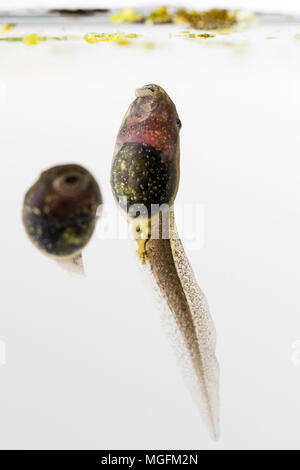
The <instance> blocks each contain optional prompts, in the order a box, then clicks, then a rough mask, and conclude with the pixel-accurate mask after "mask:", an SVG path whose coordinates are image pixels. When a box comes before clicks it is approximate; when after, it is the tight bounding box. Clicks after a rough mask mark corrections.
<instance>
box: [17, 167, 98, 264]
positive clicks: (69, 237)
mask: <svg viewBox="0 0 300 470" xmlns="http://www.w3.org/2000/svg"><path fill="white" fill-rule="evenodd" d="M101 203H102V198H101V192H100V189H99V186H98V184H97V182H96V180H95V179H94V177H93V176H92V175H91V173H89V172H88V171H87V170H86V169H85V168H83V167H81V166H79V165H63V166H56V167H54V168H50V169H49V170H47V171H45V172H43V173H42V174H41V176H40V178H39V179H38V181H37V182H36V183H35V184H34V185H33V186H32V187H31V188H30V189H29V191H28V192H27V194H26V195H25V199H24V204H23V223H24V226H25V230H26V232H27V234H28V236H29V238H30V240H31V241H32V242H33V243H34V245H35V246H37V248H39V249H40V250H42V251H43V252H44V253H46V254H47V255H50V256H54V257H58V258H63V257H69V256H73V255H75V254H77V253H80V252H81V251H82V249H83V248H84V247H85V246H86V245H87V243H88V242H89V240H90V238H91V236H92V234H93V231H94V228H95V224H96V220H97V209H98V207H99V206H100V204H101Z"/></svg>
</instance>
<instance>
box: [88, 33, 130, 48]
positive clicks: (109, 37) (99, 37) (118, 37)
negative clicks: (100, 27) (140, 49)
mask: <svg viewBox="0 0 300 470" xmlns="http://www.w3.org/2000/svg"><path fill="white" fill-rule="evenodd" d="M137 37H138V35H137V34H133V33H131V34H125V33H121V32H117V33H114V34H110V33H87V34H86V35H85V36H84V40H85V41H86V42H87V43H89V44H95V43H97V42H109V41H113V42H115V43H116V44H118V45H120V46H124V45H127V44H130V43H131V42H130V39H135V38H137Z"/></svg>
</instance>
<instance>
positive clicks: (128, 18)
mask: <svg viewBox="0 0 300 470" xmlns="http://www.w3.org/2000/svg"><path fill="white" fill-rule="evenodd" d="M109 19H110V21H112V22H113V23H134V22H135V21H140V20H142V15H140V14H139V13H137V12H136V11H134V10H133V9H132V8H124V9H123V10H120V11H119V12H118V13H116V14H115V15H111V16H110V17H109Z"/></svg>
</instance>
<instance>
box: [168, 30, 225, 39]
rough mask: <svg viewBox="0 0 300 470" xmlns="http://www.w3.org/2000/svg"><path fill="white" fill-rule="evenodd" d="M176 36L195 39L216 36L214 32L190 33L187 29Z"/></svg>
mask: <svg viewBox="0 0 300 470" xmlns="http://www.w3.org/2000/svg"><path fill="white" fill-rule="evenodd" d="M177 37H181V38H187V39H197V38H202V39H209V38H214V37H216V35H215V34H210V33H199V34H197V33H190V32H189V31H185V32H182V33H181V34H178V35H177Z"/></svg>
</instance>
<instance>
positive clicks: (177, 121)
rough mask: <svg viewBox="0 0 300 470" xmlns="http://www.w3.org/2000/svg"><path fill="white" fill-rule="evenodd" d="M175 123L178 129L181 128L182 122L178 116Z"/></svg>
mask: <svg viewBox="0 0 300 470" xmlns="http://www.w3.org/2000/svg"><path fill="white" fill-rule="evenodd" d="M176 125H177V127H178V129H181V127H182V124H181V121H180V119H179V118H177V119H176Z"/></svg>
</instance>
